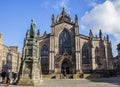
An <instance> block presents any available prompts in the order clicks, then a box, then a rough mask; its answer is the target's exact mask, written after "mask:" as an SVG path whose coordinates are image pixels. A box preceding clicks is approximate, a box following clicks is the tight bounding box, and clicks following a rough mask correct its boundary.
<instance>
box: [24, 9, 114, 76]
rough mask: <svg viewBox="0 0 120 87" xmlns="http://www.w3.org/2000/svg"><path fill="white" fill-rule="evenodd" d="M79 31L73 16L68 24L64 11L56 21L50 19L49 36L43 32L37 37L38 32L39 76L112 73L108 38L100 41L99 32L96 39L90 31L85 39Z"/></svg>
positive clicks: (102, 38) (100, 35)
mask: <svg viewBox="0 0 120 87" xmlns="http://www.w3.org/2000/svg"><path fill="white" fill-rule="evenodd" d="M79 30H80V29H79V25H78V17H77V15H75V19H74V21H72V19H71V17H70V15H68V14H67V13H66V11H65V9H64V8H63V9H62V12H61V13H60V14H59V15H58V16H57V17H56V18H55V17H54V15H52V18H51V32H50V33H49V34H47V33H46V32H45V33H44V35H43V36H40V32H39V30H38V32H37V33H36V38H37V51H36V52H37V54H36V56H37V57H38V58H39V60H40V62H41V70H42V74H61V73H62V72H63V71H64V70H65V71H66V73H67V74H76V73H81V72H82V73H93V72H95V73H102V72H103V71H107V70H113V55H112V48H111V42H110V40H109V36H108V35H107V36H104V37H103V35H102V31H101V30H99V35H98V36H94V35H93V33H92V30H90V31H89V36H86V35H83V34H81V32H80V31H79ZM29 32H30V31H27V33H26V38H27V36H29ZM79 32H80V33H79ZM24 45H25V44H24ZM27 52H30V51H27V50H26V51H25V49H24V53H23V56H24V55H25V54H26V53H27ZM30 54H31V52H30Z"/></svg>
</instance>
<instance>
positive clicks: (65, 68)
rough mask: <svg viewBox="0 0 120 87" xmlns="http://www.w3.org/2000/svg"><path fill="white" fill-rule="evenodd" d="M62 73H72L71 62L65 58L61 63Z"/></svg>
mask: <svg viewBox="0 0 120 87" xmlns="http://www.w3.org/2000/svg"><path fill="white" fill-rule="evenodd" d="M61 73H62V74H63V73H66V74H70V73H71V62H70V61H69V60H66V59H65V60H64V61H63V62H62V65H61Z"/></svg>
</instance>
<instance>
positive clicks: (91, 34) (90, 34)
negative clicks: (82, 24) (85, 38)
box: [89, 29, 93, 38]
mask: <svg viewBox="0 0 120 87" xmlns="http://www.w3.org/2000/svg"><path fill="white" fill-rule="evenodd" d="M89 37H90V38H93V33H92V30H91V29H90V32H89Z"/></svg>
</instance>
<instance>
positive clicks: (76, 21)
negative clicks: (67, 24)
mask: <svg viewBox="0 0 120 87" xmlns="http://www.w3.org/2000/svg"><path fill="white" fill-rule="evenodd" d="M75 25H76V26H78V16H77V15H75Z"/></svg>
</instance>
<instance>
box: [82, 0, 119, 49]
mask: <svg viewBox="0 0 120 87" xmlns="http://www.w3.org/2000/svg"><path fill="white" fill-rule="evenodd" d="M81 26H82V27H81V28H82V29H92V30H93V31H94V33H98V30H99V29H101V30H102V31H103V33H108V34H111V35H113V37H114V38H115V39H116V41H114V42H116V44H117V43H120V38H119V37H120V0H106V1H105V2H104V3H102V4H98V5H96V6H95V7H94V8H93V9H92V10H91V11H90V12H86V14H85V15H84V16H83V17H82V19H81ZM112 43H113V42H112ZM114 48H116V45H115V46H114ZM114 50H115V49H114Z"/></svg>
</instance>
